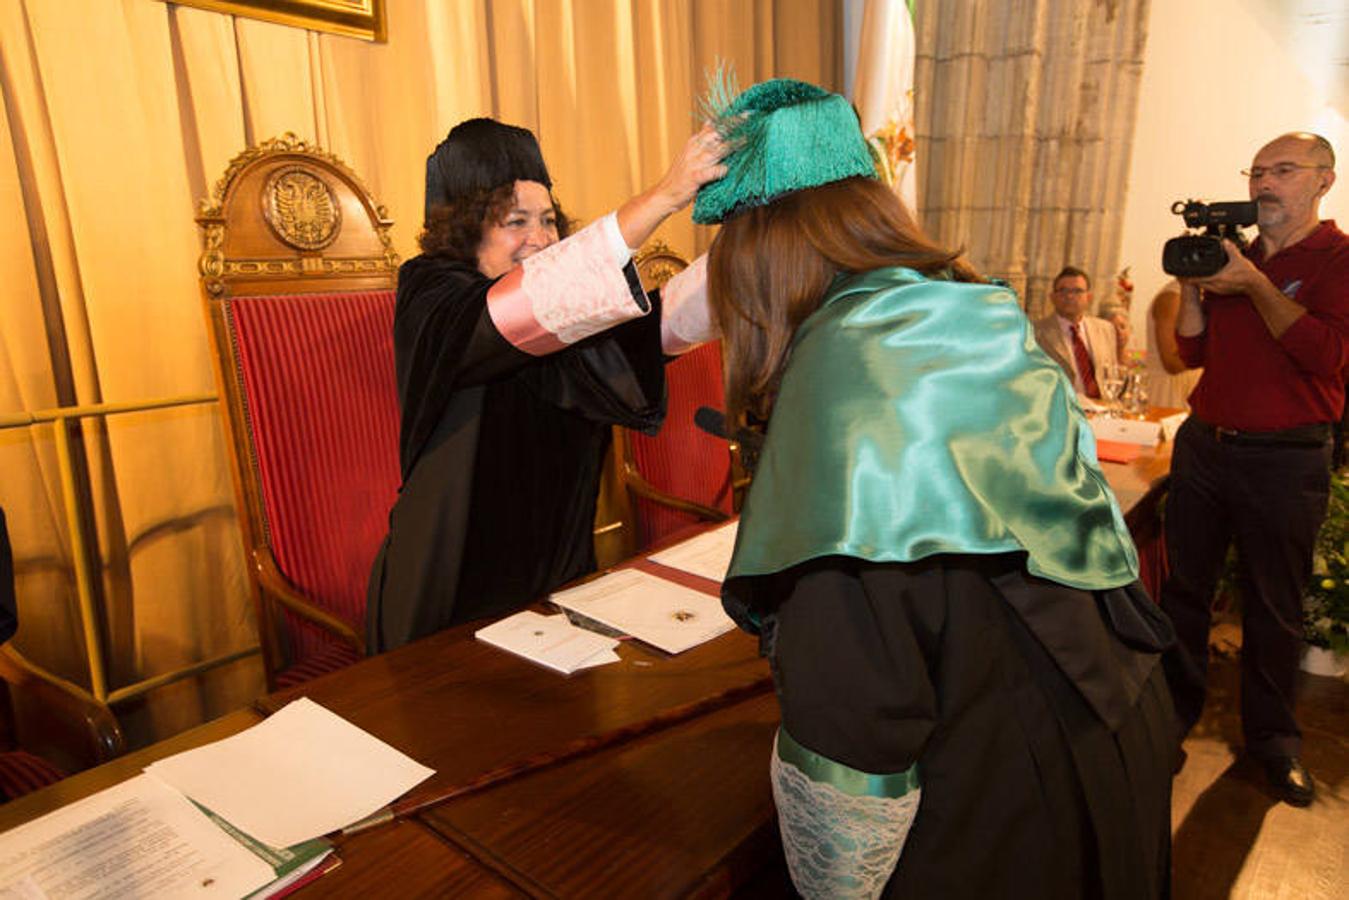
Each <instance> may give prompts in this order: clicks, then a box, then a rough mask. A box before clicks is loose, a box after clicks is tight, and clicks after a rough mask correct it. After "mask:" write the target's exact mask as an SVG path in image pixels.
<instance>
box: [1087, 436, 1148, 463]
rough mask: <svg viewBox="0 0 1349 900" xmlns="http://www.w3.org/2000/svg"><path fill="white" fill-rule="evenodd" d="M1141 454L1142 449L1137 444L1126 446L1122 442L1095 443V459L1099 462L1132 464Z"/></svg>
mask: <svg viewBox="0 0 1349 900" xmlns="http://www.w3.org/2000/svg"><path fill="white" fill-rule="evenodd" d="M1142 452H1143V447H1142V446H1141V445H1139V444H1126V443H1124V442H1123V441H1097V442H1096V458H1097V459H1098V460H1100V461H1101V462H1113V463H1128V462H1133V461H1134V460H1136V459H1138V454H1139V453H1142Z"/></svg>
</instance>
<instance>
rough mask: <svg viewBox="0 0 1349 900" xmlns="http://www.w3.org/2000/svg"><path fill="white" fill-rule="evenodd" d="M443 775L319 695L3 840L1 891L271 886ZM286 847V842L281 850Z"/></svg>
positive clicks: (233, 890)
mask: <svg viewBox="0 0 1349 900" xmlns="http://www.w3.org/2000/svg"><path fill="white" fill-rule="evenodd" d="M432 774H434V773H433V772H432V770H430V769H428V768H426V767H425V766H421V765H419V764H418V763H416V762H414V761H413V760H411V759H409V758H408V757H407V756H404V755H403V754H402V753H399V752H398V751H397V750H395V749H394V748H392V747H390V746H389V745H387V744H385V743H384V742H382V741H380V740H378V739H377V738H375V737H374V736H372V735H370V734H367V733H366V732H364V731H362V730H360V729H359V728H356V727H355V726H354V725H352V724H350V723H349V722H347V721H345V720H344V719H341V718H339V717H338V716H336V715H334V714H333V713H331V712H329V711H328V710H326V709H324V708H323V707H321V706H319V705H317V704H316V703H314V702H313V701H311V700H308V699H301V700H297V701H295V702H294V703H291V704H290V705H288V706H286V707H285V708H284V709H282V710H280V711H279V712H277V713H275V714H274V715H272V716H271V717H270V718H268V719H266V720H264V721H263V722H262V723H260V724H258V725H255V726H253V727H252V728H250V729H248V730H246V731H243V732H240V733H239V734H237V735H234V736H233V737H229V738H226V739H224V740H222V741H217V742H215V743H213V744H207V745H206V746H204V747H198V748H197V749H195V750H189V751H187V752H185V753H180V754H178V755H177V756H171V757H168V758H167V759H163V760H160V761H159V762H157V763H154V764H153V765H151V766H149V767H148V768H147V769H146V774H144V775H140V776H137V777H135V778H132V779H130V780H128V781H125V782H123V783H121V784H119V785H117V786H115V787H112V788H109V789H107V790H105V791H101V792H100V793H97V794H94V795H93V796H91V797H86V798H85V799H83V800H80V801H77V802H75V803H72V804H70V805H69V806H66V807H63V808H61V809H59V810H57V811H56V812H53V813H50V814H48V815H46V816H43V817H42V818H39V819H35V820H34V821H32V822H29V823H27V824H25V825H21V826H19V827H18V828H15V829H13V830H11V831H9V832H6V833H5V834H4V835H2V836H0V898H6V900H8V898H10V897H14V898H24V900H35V898H42V897H50V898H53V900H55V898H63V897H81V898H83V897H95V896H98V897H103V896H118V897H138V898H141V897H145V898H159V897H164V898H178V897H208V898H209V897H218V898H222V900H224V898H235V897H243V896H249V897H253V896H259V897H260V896H274V895H276V894H277V893H278V892H279V891H281V890H283V889H284V888H286V887H288V886H293V885H294V884H296V883H297V882H299V881H302V880H304V879H305V878H307V877H313V876H314V874H315V873H317V872H320V871H324V870H326V869H327V868H330V867H332V866H333V865H335V864H336V858H335V857H332V856H331V853H332V846H331V845H330V844H329V843H328V842H327V841H326V840H323V839H322V836H323V835H325V834H327V833H329V832H332V831H337V830H338V829H340V828H342V827H344V826H346V825H349V824H351V823H352V822H355V821H357V820H359V819H362V818H364V817H365V816H367V815H369V814H370V813H373V812H375V811H376V810H378V809H379V808H381V807H383V806H385V805H387V804H388V803H389V802H390V801H392V800H394V799H395V798H396V797H398V796H399V795H400V794H403V793H404V792H406V791H407V790H408V789H409V788H411V787H412V786H414V785H415V784H417V783H419V782H420V781H422V780H423V779H425V778H428V777H429V776H431V775H432ZM281 848H284V849H281Z"/></svg>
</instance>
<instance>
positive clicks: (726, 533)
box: [649, 522, 739, 581]
mask: <svg viewBox="0 0 1349 900" xmlns="http://www.w3.org/2000/svg"><path fill="white" fill-rule="evenodd" d="M738 525H739V522H727V523H726V524H725V525H722V526H721V527H720V528H714V529H713V530H711V531H706V532H703V533H702V534H700V535H698V536H697V537H692V538H689V539H688V540H687V541H681V542H680V543H678V544H675V545H674V546H673V547H670V548H668V549H666V550H662V551H661V552H659V553H657V554H656V555H654V556H652V557H649V558H650V560H651V561H652V562H658V563H660V564H661V565H662V566H669V567H670V568H672V569H679V570H680V571H681V572H691V573H693V574H694V575H701V576H703V577H704V578H710V579H712V580H713V581H723V580H725V578H726V570H727V569H728V568H730V566H731V554H732V553H734V552H735V533H736V530H737V526H738Z"/></svg>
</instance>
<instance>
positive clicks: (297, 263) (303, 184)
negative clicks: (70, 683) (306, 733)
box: [197, 135, 400, 688]
mask: <svg viewBox="0 0 1349 900" xmlns="http://www.w3.org/2000/svg"><path fill="white" fill-rule="evenodd" d="M197 221H198V222H199V223H200V224H201V225H202V228H203V243H204V247H205V250H204V252H203V255H202V259H201V272H202V276H203V277H202V287H203V293H204V296H205V301H206V309H207V316H208V319H209V322H210V326H211V337H212V342H213V346H214V349H215V358H216V362H217V371H218V375H219V383H220V390H221V401H222V402H221V408H222V410H223V412H224V414H225V422H226V426H227V429H228V433H229V436H230V446H231V449H232V454H231V456H232V459H233V468H234V475H235V485H236V489H237V490H236V494H237V499H238V506H239V519H240V529H241V531H242V533H243V538H244V545H245V552H246V554H247V558H248V563H249V574H250V576H251V582H252V589H253V594H254V599H255V601H256V604H257V611H258V629H259V633H260V640H261V643H262V651H263V660H264V664H265V667H266V671H267V679H268V686H269V687H271V688H276V687H285V686H288V685H291V684H295V683H298V682H299V681H303V680H305V679H306V678H309V677H313V676H314V675H317V674H321V673H322V672H325V671H330V670H332V669H335V668H339V667H340V666H342V665H345V664H347V663H350V662H352V661H354V660H356V659H357V658H359V657H360V656H361V655H363V654H364V650H365V642H364V619H365V590H366V580H367V578H368V576H369V573H370V566H371V563H372V562H373V560H374V557H375V553H376V551H377V549H378V547H379V543H380V541H381V539H382V538H383V536H384V533H385V530H386V528H387V526H388V514H389V510H390V508H391V507H392V505H393V501H394V498H395V496H396V495H397V492H398V486H399V480H400V478H399V467H398V418H399V412H398V396H397V387H396V382H395V376H394V360H393V306H394V295H393V286H394V279H395V277H396V272H397V264H398V259H397V256H396V255H395V254H394V252H393V249H392V246H391V244H390V242H389V235H388V228H389V225H390V224H391V223H390V222H389V219H388V217H387V214H386V213H385V211H384V209H383V207H381V206H380V205H378V204H377V203H376V202H375V201H374V200H373V199H372V198H371V196H370V194H369V192H368V191H366V189H365V187H364V186H363V185H362V184H361V182H360V180H359V179H358V178H357V177H356V176H355V175H354V174H353V173H352V172H351V171H350V170H349V169H347V167H346V166H344V165H343V164H342V163H341V162H340V161H338V160H337V159H335V158H334V157H332V156H331V155H329V154H327V153H325V152H324V151H322V150H319V149H318V148H315V147H312V146H310V145H308V144H306V143H304V142H302V141H299V140H297V139H295V138H294V136H292V135H287V136H286V137H284V138H281V139H279V140H274V141H268V142H266V143H264V144H262V145H260V146H258V147H253V148H250V149H249V150H247V151H245V152H244V153H243V154H241V155H240V156H239V157H237V158H236V159H235V160H234V161H233V162H232V163H231V164H230V167H229V170H228V171H227V172H226V174H225V177H224V178H223V179H222V180H221V182H220V183H219V185H217V187H216V191H215V196H214V198H213V200H212V201H209V202H207V203H203V211H202V213H201V215H199V216H198V219H197Z"/></svg>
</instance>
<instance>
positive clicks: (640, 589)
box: [549, 569, 735, 653]
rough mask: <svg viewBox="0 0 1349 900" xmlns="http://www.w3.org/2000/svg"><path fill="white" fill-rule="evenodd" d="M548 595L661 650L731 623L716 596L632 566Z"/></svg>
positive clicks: (700, 639) (678, 648)
mask: <svg viewBox="0 0 1349 900" xmlns="http://www.w3.org/2000/svg"><path fill="white" fill-rule="evenodd" d="M549 599H551V600H552V601H553V602H554V603H556V604H557V605H558V606H560V607H562V608H563V609H569V610H573V611H575V612H577V613H579V614H580V615H582V616H585V617H586V618H589V619H594V620H595V621H596V622H599V623H600V624H601V625H608V626H609V627H610V628H616V629H618V630H619V631H622V632H623V633H624V634H628V635H631V636H632V637H635V638H637V639H638V640H639V641H642V642H643V643H647V644H650V645H651V646H653V647H659V648H660V649H661V650H664V651H665V652H666V653H682V652H683V651H685V650H687V649H689V648H690V647H696V646H698V645H699V644H701V643H704V642H706V641H710V640H712V638H714V637H717V636H718V635H721V634H725V633H726V632H728V631H730V630H731V629H732V628H734V627H735V623H734V622H732V621H731V620H730V618H729V617H728V616H727V615H726V613H724V612H722V609H721V600H720V599H719V598H717V597H711V596H708V595H707V594H704V593H702V592H701V591H695V590H693V589H692V588H686V587H684V586H683V585H678V584H675V583H674V582H671V581H666V580H665V579H663V578H657V577H656V576H654V575H648V574H647V573H645V572H640V571H638V570H636V569H619V570H618V571H616V572H610V573H609V574H608V575H604V576H601V577H600V578H596V579H595V580H594V581H588V582H586V583H585V584H583V585H580V586H578V587H574V588H570V589H568V590H565V591H559V592H558V593H556V594H553V595H552V597H550V598H549Z"/></svg>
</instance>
